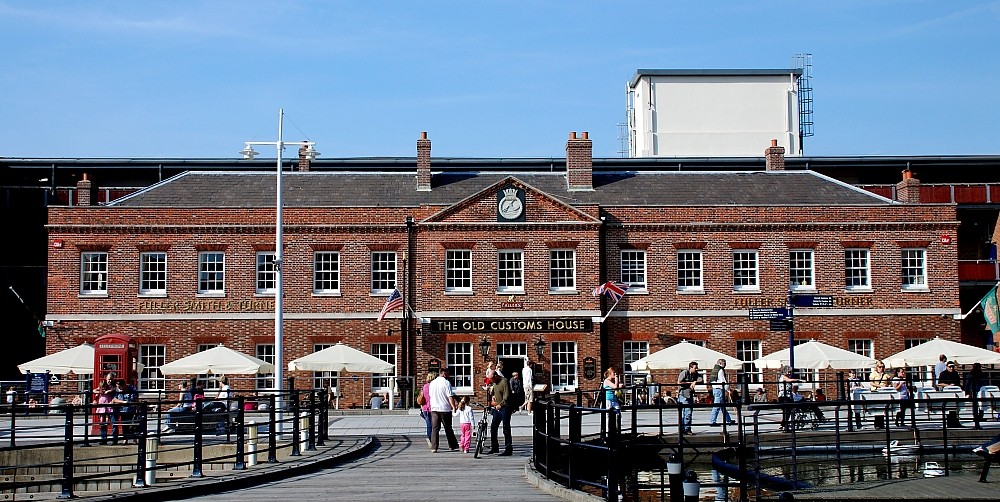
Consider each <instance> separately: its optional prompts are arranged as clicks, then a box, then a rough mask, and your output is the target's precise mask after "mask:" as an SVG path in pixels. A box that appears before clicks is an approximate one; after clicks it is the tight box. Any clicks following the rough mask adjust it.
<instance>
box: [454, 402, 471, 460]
mask: <svg viewBox="0 0 1000 502" xmlns="http://www.w3.org/2000/svg"><path fill="white" fill-rule="evenodd" d="M454 415H455V416H457V417H458V425H459V427H461V429H462V437H461V439H459V440H458V447H459V448H461V449H462V451H463V452H465V453H469V446H470V445H472V424H474V423H476V413H475V412H474V411H472V406H469V396H462V400H461V401H459V402H458V408H457V409H456V410H455V412H454Z"/></svg>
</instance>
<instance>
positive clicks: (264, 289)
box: [254, 251, 278, 296]
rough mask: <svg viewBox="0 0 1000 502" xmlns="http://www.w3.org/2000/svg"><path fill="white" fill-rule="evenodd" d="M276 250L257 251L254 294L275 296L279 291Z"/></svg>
mask: <svg viewBox="0 0 1000 502" xmlns="http://www.w3.org/2000/svg"><path fill="white" fill-rule="evenodd" d="M274 257H275V252H274V251H257V255H256V258H255V262H254V263H255V264H256V266H255V267H254V270H255V273H254V278H255V279H254V285H255V287H254V294H257V295H260V296H274V295H275V293H276V292H277V291H278V271H277V269H276V268H275V267H274Z"/></svg>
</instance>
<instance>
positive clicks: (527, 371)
mask: <svg viewBox="0 0 1000 502" xmlns="http://www.w3.org/2000/svg"><path fill="white" fill-rule="evenodd" d="M531 365H532V362H531V359H526V360H525V361H524V368H523V369H521V383H522V384H523V385H524V404H523V405H521V408H523V409H524V410H526V411H527V412H528V414H529V415H530V414H531V404H532V403H531V402H532V401H533V400H534V399H535V385H534V378H535V370H534V369H533V368H532V367H531Z"/></svg>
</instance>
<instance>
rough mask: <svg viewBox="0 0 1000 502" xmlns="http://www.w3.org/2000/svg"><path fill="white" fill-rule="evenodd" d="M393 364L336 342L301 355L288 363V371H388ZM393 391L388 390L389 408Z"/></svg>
mask: <svg viewBox="0 0 1000 502" xmlns="http://www.w3.org/2000/svg"><path fill="white" fill-rule="evenodd" d="M393 368H394V365H392V364H389V363H387V362H385V361H383V360H381V359H379V358H377V357H375V356H373V355H371V354H366V353H364V352H361V351H360V350H358V349H354V348H351V347H348V346H347V345H344V344H343V343H339V342H338V343H337V344H336V345H334V346H333V347H327V348H325V349H323V350H320V351H318V352H313V353H312V354H309V355H307V356H302V357H300V358H298V359H294V360H292V361H291V362H289V363H288V370H289V371H296V370H298V371H351V372H355V373H388V372H390V371H392V369H393ZM392 394H393V392H392V389H391V388H390V390H389V409H392V405H393V395H392ZM336 408H338V409H339V408H340V394H339V393H338V394H337V402H336Z"/></svg>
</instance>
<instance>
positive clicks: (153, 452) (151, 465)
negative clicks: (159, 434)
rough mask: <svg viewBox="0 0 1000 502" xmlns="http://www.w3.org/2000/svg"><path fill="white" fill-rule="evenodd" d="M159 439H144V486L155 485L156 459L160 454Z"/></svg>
mask: <svg viewBox="0 0 1000 502" xmlns="http://www.w3.org/2000/svg"><path fill="white" fill-rule="evenodd" d="M159 450H160V438H155V437H153V438H146V486H152V485H153V483H156V458H157V457H158V456H159V454H160V451H159Z"/></svg>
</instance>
